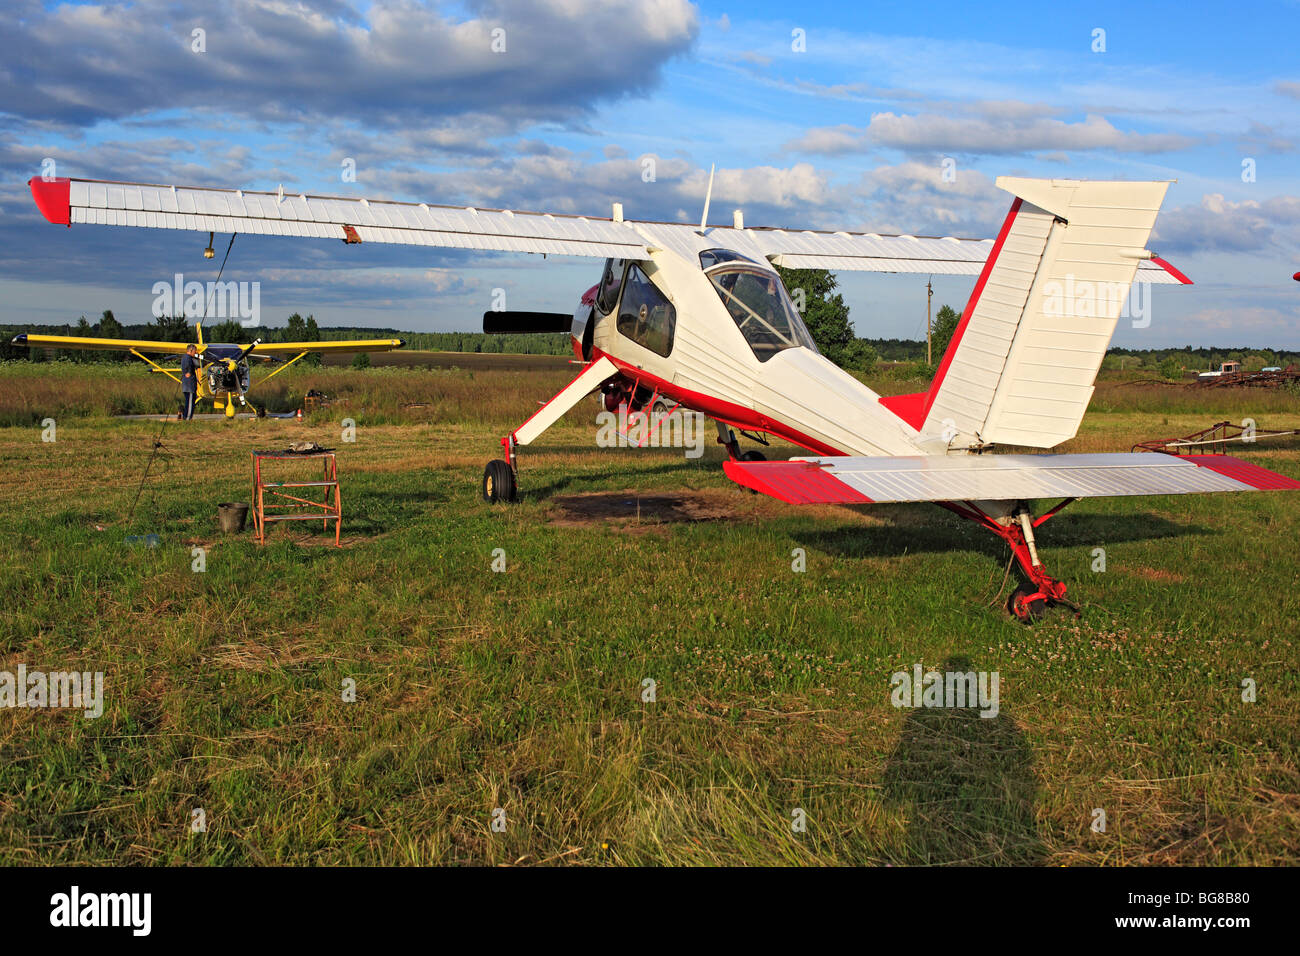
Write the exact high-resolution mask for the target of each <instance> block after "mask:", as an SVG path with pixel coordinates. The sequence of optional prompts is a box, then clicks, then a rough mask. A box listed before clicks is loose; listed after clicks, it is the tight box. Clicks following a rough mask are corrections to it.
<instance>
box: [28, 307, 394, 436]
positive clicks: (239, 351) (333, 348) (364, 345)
mask: <svg viewBox="0 0 1300 956" xmlns="http://www.w3.org/2000/svg"><path fill="white" fill-rule="evenodd" d="M194 333H195V341H194V342H193V343H189V342H155V341H151V340H148V339H98V338H88V337H84V336H79V335H36V334H34V333H32V334H29V333H27V332H23V333H21V334H19V335H15V336H14V338H13V344H14V345H21V346H26V347H27V348H55V349H83V350H90V351H100V352H130V353H131V354H132V355H134V356H135V357H136V358H138V359H140V360H142V361H144V362H147V363H149V366H150V367H151V368H152V369H153V370H154V371H155V372H158V373H161V374H163V375H166V376H167V377H168V378H170V379H173V380H174V381H175V382H176V383H177V384H180V380H181V379H180V370H179V369H173V368H167V367H165V366H163V365H160V364H159V363H157V362H155V361H154V360H153V359H151V358H149V355H150V354H152V355H184V354H185V350H186V349H187V348H189V347H190V345H191V344H194V345H196V346H197V347H198V350H199V355H198V357H199V363H200V372H199V381H198V398H199V400H200V401H202V400H203V399H205V398H206V399H211V400H212V407H213V408H214V409H216V410H217V411H221V410H222V408H223V407H224V409H225V412H226V417H227V418H234V417H235V401H236V400H238V402H239V404H240V405H241V406H243V405H247V404H248V402H247V399H246V398H245V396H246V395H247V394H248V392H249V390H250V389H252V388H253V387H255V386H256V385H261V384H263V383H264V382H267V381H269V380H270V379H273V378H275V376H277V375H279V374H280V373H281V372H283V371H284V370H285V369H286V368H288V367H289V366H290V365H292V364H293V363H294V362H296V361H298V360H299V359H300V358H302V357H303V356H304V355H306V354H308V353H309V352H388V351H391V350H392V349H400V348H401V347H402V346H403V345H405V344H406V343H405V342H403V341H402V340H401V339H357V340H353V341H346V342H269V343H265V344H264V343H263V342H262V341H261V340H260V339H255V340H253V342H252V343H251V344H249V345H234V344H228V343H217V342H212V343H205V342H204V341H203V323H202V322H196V323H194ZM146 353H148V354H146ZM288 356H292V358H289V359H288V361H286V362H283V364H281V365H280V366H279V367H278V368H276V369H275V370H274V371H273V372H271V374H269V375H266V376H264V377H263V378H261V379H259V380H258V381H257V382H254V381H253V380H252V373H251V371H250V369H249V365H248V360H249V359H250V358H257V359H268V360H274V359H284V358H286V357H288ZM222 396H225V404H224V406H223V404H222V402H221V401H220V399H221V397H222Z"/></svg>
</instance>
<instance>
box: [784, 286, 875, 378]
mask: <svg viewBox="0 0 1300 956" xmlns="http://www.w3.org/2000/svg"><path fill="white" fill-rule="evenodd" d="M777 272H778V273H779V274H780V276H781V281H782V282H783V283H784V284H785V288H786V291H787V292H789V293H790V298H791V299H792V300H793V301H794V304H795V308H796V309H798V310H799V312H800V314H801V315H802V316H803V322H804V325H806V326H807V327H808V334H809V335H811V336H812V339H813V341H814V342H816V343H817V348H818V350H819V351H820V352H821V353H822V354H823V355H825V356H826V357H827V358H828V359H830V360H831V361H832V362H834V363H835V364H836V365H838V366H840V367H841V368H846V369H857V370H860V371H864V372H865V371H868V370H870V369H871V367H872V366H873V365H875V364H876V358H877V355H876V350H875V349H874V348H872V347H871V345H870V344H868V343H867V342H866V341H864V340H863V339H859V338H858V337H857V336H856V335H854V333H853V325H852V324H851V323H850V322H849V307H848V306H847V305H845V304H844V296H842V295H840V294H839V293H838V292H836V291H835V289H836V288H837V287H838V286H839V280H837V279H836V278H835V273H833V272H830V271H829V270H827V269H784V268H781V267H780V266H778V267H777Z"/></svg>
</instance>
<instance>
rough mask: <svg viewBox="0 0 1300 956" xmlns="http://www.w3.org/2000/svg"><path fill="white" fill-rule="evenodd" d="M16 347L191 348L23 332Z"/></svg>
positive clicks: (169, 352)
mask: <svg viewBox="0 0 1300 956" xmlns="http://www.w3.org/2000/svg"><path fill="white" fill-rule="evenodd" d="M12 344H14V345H26V346H28V347H31V348H54V349H87V350H98V351H101V352H161V353H163V354H166V355H180V354H182V353H183V352H184V351H185V349H186V348H188V347H189V345H190V343H188V342H152V341H149V340H147V339H90V338H83V337H81V336H79V335H28V334H27V333H26V332H23V333H21V334H19V335H15V336H14V337H13V342H12Z"/></svg>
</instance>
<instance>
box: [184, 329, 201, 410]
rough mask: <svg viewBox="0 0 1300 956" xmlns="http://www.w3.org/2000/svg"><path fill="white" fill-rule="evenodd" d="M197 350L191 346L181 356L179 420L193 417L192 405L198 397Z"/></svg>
mask: <svg viewBox="0 0 1300 956" xmlns="http://www.w3.org/2000/svg"><path fill="white" fill-rule="evenodd" d="M199 368H200V367H199V350H198V348H197V347H196V346H194V345H193V344H191V345H187V346H186V347H185V354H184V355H182V356H181V419H182V420H184V421H189V420H190V419H191V418H193V417H194V403H195V401H197V400H198V397H199Z"/></svg>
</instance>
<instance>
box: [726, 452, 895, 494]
mask: <svg viewBox="0 0 1300 956" xmlns="http://www.w3.org/2000/svg"><path fill="white" fill-rule="evenodd" d="M722 467H723V470H724V471H726V473H727V477H729V478H730V479H731V480H732V481H734V482H735V483H736V484H738V485H743V486H744V487H746V488H752V489H753V490H754V491H758V492H761V493H762V494H765V495H767V496H769V497H771V498H776V499H777V500H778V501H784V502H786V503H787V504H792V505H863V504H870V503H871V499H870V498H868V497H867V496H866V495H864V494H862V493H861V492H860V491H858V490H857V489H856V488H852V487H850V486H849V485H846V484H845V483H844V482H842V481H841V480H840V479H838V478H836V477H835V476H834V475H832V474H831V473H830V472H829V471H827V470H826V469H825V468H822V467H819V466H818V465H816V464H814V463H812V462H806V461H725V462H723V463H722Z"/></svg>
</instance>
